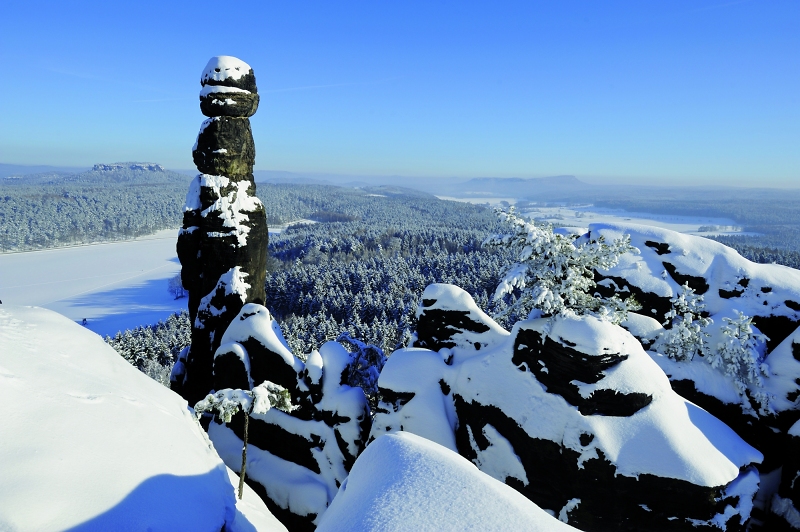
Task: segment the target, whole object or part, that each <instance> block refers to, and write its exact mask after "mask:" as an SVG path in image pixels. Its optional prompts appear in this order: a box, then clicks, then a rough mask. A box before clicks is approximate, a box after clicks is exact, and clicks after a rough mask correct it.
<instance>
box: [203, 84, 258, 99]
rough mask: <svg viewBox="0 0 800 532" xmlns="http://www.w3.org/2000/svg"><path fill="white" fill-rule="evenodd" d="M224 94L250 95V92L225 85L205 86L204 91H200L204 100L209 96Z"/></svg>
mask: <svg viewBox="0 0 800 532" xmlns="http://www.w3.org/2000/svg"><path fill="white" fill-rule="evenodd" d="M224 92H227V93H231V92H243V93H245V94H250V91H246V90H244V89H240V88H239V87H226V86H225V85H205V86H203V88H202V89H200V97H201V98H203V97H205V96H208V95H209V94H218V93H224Z"/></svg>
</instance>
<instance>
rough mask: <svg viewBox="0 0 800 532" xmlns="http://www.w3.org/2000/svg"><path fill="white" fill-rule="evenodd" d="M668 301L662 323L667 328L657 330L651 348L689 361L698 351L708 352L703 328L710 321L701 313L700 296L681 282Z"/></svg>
mask: <svg viewBox="0 0 800 532" xmlns="http://www.w3.org/2000/svg"><path fill="white" fill-rule="evenodd" d="M670 303H671V304H672V308H671V309H670V311H669V312H667V314H666V318H667V321H665V322H664V324H663V325H664V326H665V327H668V329H667V330H666V331H664V332H662V333H661V335H660V336H659V338H658V340H657V341H656V344H655V346H654V347H653V349H654V350H655V351H657V352H659V353H662V354H664V355H666V356H668V357H670V358H672V359H675V360H678V361H689V360H692V359H693V358H694V356H695V355H698V354H699V355H700V356H708V355H710V354H711V350H710V349H709V347H708V341H707V340H706V339H707V338H708V337H709V334H708V333H707V332H706V328H707V327H708V326H709V325H711V323H712V320H711V318H708V317H706V316H704V314H705V304H704V303H703V296H701V295H699V294H696V293H695V291H694V289H693V288H691V287H690V286H689V284H688V283H684V284H683V286H682V287H681V292H680V293H679V294H676V295H675V297H673V298H672V299H670Z"/></svg>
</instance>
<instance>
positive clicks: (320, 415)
mask: <svg viewBox="0 0 800 532" xmlns="http://www.w3.org/2000/svg"><path fill="white" fill-rule="evenodd" d="M221 341H222V345H221V347H220V348H219V349H217V351H216V353H215V356H214V362H213V370H214V386H215V388H216V389H225V388H240V389H252V388H253V386H254V385H258V384H260V383H263V382H264V381H270V382H273V383H275V384H280V385H281V386H283V387H284V388H286V389H287V390H288V391H289V393H290V395H291V400H292V403H293V404H294V405H296V406H298V407H299V408H298V409H297V410H294V411H293V412H291V413H286V412H281V411H279V410H275V409H273V410H270V411H268V412H267V413H266V414H260V415H259V414H253V415H251V417H250V421H249V430H248V453H247V456H248V460H249V461H248V465H247V481H248V484H250V485H251V486H252V487H253V488H254V489H255V490H256V492H257V493H259V495H261V497H262V499H263V500H264V501H265V502H266V503H267V506H268V507H269V508H270V510H271V511H272V512H273V514H274V515H275V516H276V517H278V519H280V520H281V521H282V522H283V523H284V524H285V525H286V526H287V527H289V528H290V529H291V530H313V529H314V523H315V522H316V519H317V517H318V516H319V515H320V514H322V512H323V511H324V510H325V509H326V508H327V506H328V504H330V502H331V500H332V499H333V496H334V495H335V494H336V490H337V489H338V487H339V485H340V484H341V483H342V482H344V480H345V478H346V477H347V474H348V472H349V471H350V468H351V467H352V466H353V463H354V462H355V460H356V457H357V456H358V454H359V453H360V452H361V451H362V450H363V448H364V445H365V443H366V437H367V435H368V434H369V429H370V426H371V420H370V419H371V418H370V415H369V407H368V405H367V400H366V397H365V395H364V392H363V391H362V390H361V389H360V388H351V387H350V386H348V385H347V384H345V383H343V382H342V376H343V375H344V374H345V372H346V371H347V369H348V366H349V365H351V364H354V363H355V361H354V357H353V355H352V354H351V353H348V352H347V351H346V350H345V349H344V348H343V347H342V346H341V345H339V344H337V343H335V342H329V343H327V344H325V345H323V346H322V348H320V351H319V352H316V351H315V352H314V353H312V354H311V355H309V358H308V360H307V361H306V363H303V362H302V361H301V360H300V359H298V358H296V357H295V356H294V355H293V354H292V353H291V352H290V351H289V349H288V347H287V346H286V345H285V343H284V342H283V341H282V339H281V336H280V330H279V329H278V327H277V324H276V323H275V322H274V321H273V320H272V319H271V317H270V315H269V311H268V310H267V309H266V308H264V307H263V306H261V305H257V304H248V305H245V306H244V307H243V308H242V310H241V311H240V313H239V315H238V316H237V317H236V318H235V319H234V320H233V322H232V323H231V325H230V326H229V327H228V329H227V331H226V332H225V335H224V336H223V338H222V340H221ZM209 436H210V437H211V439H212V441H213V442H214V446H215V447H216V448H217V450H218V451H219V453H220V455H221V456H222V458H223V460H225V462H226V463H228V465H229V466H230V467H232V468H235V469H236V470H238V469H239V467H240V464H241V449H242V440H243V438H244V414H242V413H239V414H237V415H236V416H234V417H233V419H232V420H231V422H230V423H228V424H227V425H224V424H222V423H221V422H219V421H218V420H217V421H214V422H212V423H211V425H210V427H209ZM278 472H280V473H278Z"/></svg>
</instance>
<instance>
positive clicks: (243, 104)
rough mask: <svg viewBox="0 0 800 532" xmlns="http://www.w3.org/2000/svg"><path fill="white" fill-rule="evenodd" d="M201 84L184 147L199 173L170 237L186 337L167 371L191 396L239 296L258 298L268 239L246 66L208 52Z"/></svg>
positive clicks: (254, 98) (253, 96) (200, 391)
mask: <svg viewBox="0 0 800 532" xmlns="http://www.w3.org/2000/svg"><path fill="white" fill-rule="evenodd" d="M201 85H202V86H203V88H202V92H201V94H200V107H201V110H202V111H203V113H205V114H206V115H207V116H210V117H211V118H209V119H208V120H206V121H205V122H203V125H202V126H201V127H200V133H199V134H198V136H197V142H196V143H195V146H194V148H193V150H192V155H193V158H194V162H195V165H196V166H197V169H198V170H199V171H200V172H201V173H200V174H199V175H198V176H196V177H195V178H194V180H193V181H192V183H191V184H190V185H189V191H188V193H187V194H186V204H185V206H184V213H183V227H182V228H181V230H180V233H179V234H178V244H177V251H178V258H179V259H180V261H181V280H182V282H183V286H184V287H185V288H186V290H187V291H188V292H189V317H190V319H191V322H192V345H191V346H190V348H189V350H188V351H187V352H186V353H184V354H183V355H182V356H181V359H180V361H179V363H177V364H175V366H174V370H173V373H172V375H171V377H170V382H171V387H172V389H173V390H175V391H177V392H178V393H180V394H181V395H182V396H183V397H185V398H186V399H187V400H188V401H189V402H190V403H191V404H195V403H196V402H197V401H199V400H200V399H202V398H203V397H204V396H205V395H206V394H207V393H208V392H210V391H211V390H212V379H213V376H212V373H211V371H212V370H211V366H212V360H213V356H214V352H215V351H216V349H217V348H218V347H219V345H220V339H221V338H222V334H223V333H224V332H225V329H226V328H227V327H228V324H229V323H230V322H231V320H232V319H233V318H234V317H235V316H236V315H237V314H238V313H239V310H240V309H241V308H242V306H243V305H244V304H245V303H264V298H265V297H266V296H265V293H264V280H265V277H266V268H267V266H266V264H267V242H268V239H269V234H268V230H267V219H266V214H265V211H264V205H262V203H261V200H259V199H258V198H257V197H256V184H255V181H254V178H253V165H254V164H255V156H256V152H255V144H254V142H253V134H252V132H251V130H250V120H249V118H248V117H249V116H250V115H252V114H253V113H255V110H256V108H257V107H258V94H257V92H256V83H255V76H254V74H253V70H252V69H251V68H250V66H249V65H247V64H246V63H244V62H243V61H241V60H239V59H236V58H235V57H229V56H219V57H213V58H211V60H210V61H209V62H208V65H206V68H205V69H204V70H203V74H202V77H201ZM245 108H246V109H245Z"/></svg>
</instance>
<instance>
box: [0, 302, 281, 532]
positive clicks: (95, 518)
mask: <svg viewBox="0 0 800 532" xmlns="http://www.w3.org/2000/svg"><path fill="white" fill-rule="evenodd" d="M0 401H2V403H3V404H4V405H7V407H8V408H7V409H6V414H5V415H4V417H3V422H2V425H0V427H1V428H0V431H1V432H0V434H2V436H0V472H1V473H0V530H2V531H16V530H19V531H23V530H37V531H51V530H53V531H55V530H67V529H70V530H76V531H86V532H89V531H95V530H130V531H133V530H153V531H164V532H166V531H174V530H194V531H203V530H206V531H208V532H216V531H219V530H220V529H221V528H222V527H223V526H225V530H228V531H230V532H251V531H254V530H265V531H266V530H278V531H279V530H285V528H284V527H283V525H281V524H280V523H279V522H278V521H277V520H276V519H275V518H274V517H273V516H272V514H271V513H270V512H269V510H267V508H266V506H265V505H264V503H263V502H261V500H260V499H259V498H258V496H257V495H256V494H255V493H254V492H253V491H252V490H250V489H247V490H246V491H245V493H244V498H243V500H241V501H239V500H238V499H236V497H235V493H234V484H236V483H237V481H238V478H237V477H236V476H235V475H232V474H231V472H230V470H228V469H227V468H226V467H225V464H223V462H222V460H221V459H220V458H219V456H218V455H217V453H216V452H215V450H214V448H213V446H212V444H211V441H210V440H209V439H208V437H207V436H206V434H205V432H203V430H202V429H201V427H200V425H199V424H198V423H197V422H196V421H195V420H194V419H193V417H192V414H191V413H190V411H189V409H188V408H187V405H186V401H185V400H183V399H182V398H181V397H180V396H178V395H177V394H175V393H174V392H172V391H170V390H168V389H167V388H165V387H164V386H161V385H160V384H158V383H157V382H155V381H154V380H152V379H150V378H149V377H147V376H146V375H144V374H143V373H141V372H140V371H138V370H137V369H136V368H134V367H133V366H131V365H130V364H128V363H127V362H126V361H125V360H123V359H122V357H120V356H118V355H117V353H116V352H114V350H113V349H111V348H110V347H109V346H108V345H106V344H105V343H104V342H103V341H102V340H101V339H100V338H99V337H98V336H96V335H94V334H92V333H90V332H89V331H86V330H85V329H83V328H82V327H80V326H79V325H76V324H74V323H72V322H70V321H69V320H68V319H66V318H65V317H63V316H60V315H58V314H56V313H54V312H50V311H48V310H44V309H41V308H25V307H14V306H10V305H6V304H4V305H3V306H2V307H0Z"/></svg>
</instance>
